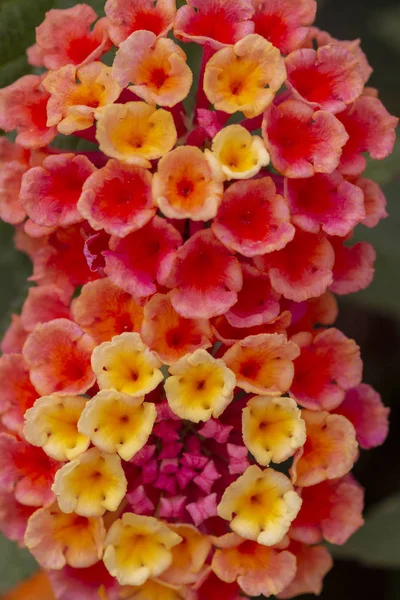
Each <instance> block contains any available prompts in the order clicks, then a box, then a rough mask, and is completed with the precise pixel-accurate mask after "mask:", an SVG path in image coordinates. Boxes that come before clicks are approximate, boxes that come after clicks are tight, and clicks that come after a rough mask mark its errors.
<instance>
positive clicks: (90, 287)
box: [71, 277, 143, 344]
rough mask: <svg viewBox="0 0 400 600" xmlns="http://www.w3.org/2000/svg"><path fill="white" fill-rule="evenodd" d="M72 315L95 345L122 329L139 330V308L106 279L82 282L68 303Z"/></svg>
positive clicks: (128, 296) (140, 308)
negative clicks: (70, 303) (76, 294)
mask: <svg viewBox="0 0 400 600" xmlns="http://www.w3.org/2000/svg"><path fill="white" fill-rule="evenodd" d="M71 314H72V318H73V320H74V321H75V323H77V324H78V325H79V326H80V327H81V329H82V330H83V331H84V332H85V333H88V334H89V335H90V336H91V337H92V338H93V339H94V340H95V341H96V342H97V343H98V344H101V343H102V342H108V341H110V340H111V339H112V338H113V337H114V336H115V335H119V334H121V333H124V331H139V330H140V326H141V323H142V320H143V308H142V307H141V306H140V305H139V304H137V303H136V302H135V300H134V299H133V297H132V296H131V295H130V294H128V293H127V292H124V291H123V290H122V289H121V288H119V287H118V286H116V285H115V284H114V283H113V282H112V281H111V280H110V279H109V278H107V277H106V278H104V279H98V280H97V281H91V282H89V283H86V284H85V285H84V286H83V288H82V290H81V293H80V295H79V296H78V297H77V298H75V300H73V302H72V305H71Z"/></svg>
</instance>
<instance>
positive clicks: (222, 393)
mask: <svg viewBox="0 0 400 600" xmlns="http://www.w3.org/2000/svg"><path fill="white" fill-rule="evenodd" d="M180 4H182V3H180ZM315 12H316V2H315V1H314V0H188V1H187V4H185V5H184V6H180V8H177V6H176V3H175V0H156V1H154V0H107V2H106V3H105V15H106V16H105V17H103V18H100V19H99V18H98V15H97V14H96V13H95V12H94V10H93V9H92V8H91V7H89V6H87V5H85V4H78V5H76V6H74V7H73V8H69V9H66V10H51V11H49V12H48V13H47V14H46V17H45V20H44V21H43V23H42V24H41V25H40V26H39V27H38V28H37V31H36V43H35V45H34V46H32V47H31V48H29V49H28V58H29V62H30V63H31V65H33V66H34V67H35V73H36V74H30V75H26V76H24V77H22V78H21V79H19V80H18V81H16V82H15V83H13V84H12V85H10V86H8V87H6V88H4V89H2V90H0V127H1V128H2V129H3V130H4V131H5V132H16V137H15V142H11V141H9V140H8V139H7V138H5V137H3V138H1V139H0V162H1V171H0V216H1V218H2V219H3V220H4V221H6V222H8V223H11V224H12V225H14V226H15V228H16V235H15V243H16V246H17V248H18V249H19V250H22V251H24V252H25V253H27V254H28V256H29V257H30V259H31V260H32V263H33V274H32V277H31V278H30V280H31V281H32V282H33V283H34V285H33V286H32V287H31V288H30V289H29V292H28V296H27V299H26V301H25V303H24V306H23V308H22V312H21V314H20V315H14V316H13V320H12V324H11V326H10V328H9V329H8V331H7V333H6V335H5V336H4V339H3V342H2V351H3V355H2V357H1V359H0V385H1V389H2V394H1V398H0V412H1V422H2V425H1V429H2V432H1V434H0V485H1V491H0V523H1V528H2V530H3V532H4V533H5V534H6V535H7V536H8V537H9V538H10V539H12V540H16V541H18V542H19V543H20V544H21V545H24V546H26V547H27V548H29V550H30V551H31V553H32V554H33V556H34V557H35V558H36V559H37V561H38V562H39V564H40V565H41V566H42V568H43V569H44V570H45V571H46V572H47V573H48V575H49V578H50V580H51V583H52V585H53V588H54V593H55V596H56V598H58V599H60V600H70V599H71V598H74V600H100V599H103V600H104V599H107V600H117V599H125V600H127V599H129V600H134V599H135V600H156V599H161V598H162V599H165V600H182V599H187V600H212V599H213V598H223V599H224V600H239V598H243V597H245V598H247V597H254V596H258V595H260V594H263V595H264V596H265V597H268V596H270V595H276V596H277V597H278V598H282V599H284V598H292V597H294V596H297V595H299V594H302V593H306V592H311V593H315V594H318V593H320V591H321V588H322V581H323V578H324V576H325V574H326V573H327V572H328V571H329V570H330V569H331V567H332V559H331V556H330V554H329V552H328V550H327V549H326V547H325V545H324V544H323V542H324V541H328V542H330V543H332V544H343V543H345V542H346V541H347V539H348V538H349V537H350V536H351V535H352V534H353V533H354V532H355V531H356V530H357V529H358V528H359V527H360V526H361V525H362V523H363V518H362V510H363V490H362V488H361V486H360V485H359V484H358V483H357V481H356V480H355V479H354V478H353V476H352V475H351V470H352V467H353V465H354V463H355V461H356V460H357V458H358V456H359V451H360V448H363V449H369V448H373V447H375V446H377V445H379V444H381V443H382V442H383V441H384V439H385V437H386V435H387V428H388V409H387V408H384V406H383V404H382V402H381V399H380V397H379V394H378V393H377V392H376V391H374V390H373V389H372V388H371V387H370V386H369V385H366V384H364V383H362V362H361V358H360V352H359V348H358V346H357V344H356V342H355V341H353V340H351V339H349V338H348V337H346V336H345V335H344V334H343V333H341V332H340V331H339V330H338V329H337V328H335V327H334V322H335V320H336V317H337V312H338V309H337V300H336V298H335V295H342V294H348V293H351V292H356V291H358V290H361V289H363V288H365V287H366V286H368V284H369V283H370V282H371V279H372V276H373V272H374V260H375V252H374V250H373V248H372V247H371V246H370V245H369V244H367V243H364V242H361V243H356V244H354V243H352V240H351V238H352V235H353V231H354V228H355V227H356V226H357V225H363V226H366V227H374V226H376V225H377V224H378V222H379V221H380V219H382V218H384V217H386V216H387V215H386V210H385V198H384V195H383V193H382V191H381V190H380V189H379V187H378V186H377V185H376V183H374V182H373V181H371V180H369V179H367V178H365V177H364V176H363V172H364V170H365V168H366V158H365V155H366V154H369V155H370V157H371V158H372V159H377V160H380V159H383V158H385V157H386V156H388V154H389V153H390V152H391V150H392V148H393V144H394V139H395V127H396V125H397V119H396V118H394V117H392V116H390V115H389V114H388V112H387V111H386V109H385V108H384V106H383V105H382V102H381V101H380V99H379V98H378V94H377V91H376V90H375V89H373V88H371V87H368V85H367V83H368V79H369V77H370V75H371V71H372V69H371V67H370V66H369V64H368V62H367V59H366V57H365V55H364V53H363V52H362V50H361V48H360V44H359V41H358V40H356V41H339V40H336V39H334V38H333V37H331V36H330V35H329V34H328V33H326V32H324V31H320V30H319V29H317V28H315V27H313V25H312V24H313V21H314V19H315ZM195 44H197V45H198V46H201V47H202V57H203V58H202V66H201V71H200V74H198V75H194V73H193V70H192V68H191V66H190V65H191V61H190V60H189V59H188V52H189V50H190V51H191V52H192V53H193V47H194V45H195ZM190 96H191V97H195V106H194V110H189V107H190V106H192V105H193V102H188V99H190ZM60 135H62V136H70V137H69V138H66V142H65V143H64V144H63V147H67V148H68V143H67V142H68V139H69V140H70V141H71V148H73V147H75V146H74V144H73V136H75V137H76V136H78V137H81V138H83V139H85V140H88V141H90V142H94V143H95V144H96V147H94V146H93V148H94V149H93V150H91V151H89V152H77V151H73V150H72V149H71V150H60V149H58V146H57V144H56V143H55V142H54V143H53V141H54V140H55V138H56V136H60ZM10 139H11V138H10Z"/></svg>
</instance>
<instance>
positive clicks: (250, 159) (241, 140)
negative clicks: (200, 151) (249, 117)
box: [206, 125, 269, 180]
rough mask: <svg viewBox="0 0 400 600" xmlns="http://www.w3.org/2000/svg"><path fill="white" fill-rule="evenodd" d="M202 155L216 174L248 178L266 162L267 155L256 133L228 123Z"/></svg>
mask: <svg viewBox="0 0 400 600" xmlns="http://www.w3.org/2000/svg"><path fill="white" fill-rule="evenodd" d="M206 156H207V158H208V160H209V161H210V164H211V165H212V167H213V170H214V172H215V175H216V177H222V178H223V179H227V180H231V179H250V177H253V176H254V175H257V173H258V172H259V171H260V169H261V168H262V167H266V166H267V165H268V164H269V154H268V151H267V149H266V147H265V144H264V142H263V140H262V138H260V137H259V136H258V135H251V133H249V132H248V131H247V129H245V128H244V127H242V126H241V125H229V126H228V127H225V128H224V129H221V131H220V132H219V133H217V135H216V136H215V138H214V139H213V143H212V148H211V152H210V150H206Z"/></svg>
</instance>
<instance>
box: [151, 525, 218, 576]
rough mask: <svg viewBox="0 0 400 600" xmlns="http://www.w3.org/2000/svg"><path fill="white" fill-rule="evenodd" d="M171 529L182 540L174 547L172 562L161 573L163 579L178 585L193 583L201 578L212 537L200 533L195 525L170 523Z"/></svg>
mask: <svg viewBox="0 0 400 600" xmlns="http://www.w3.org/2000/svg"><path fill="white" fill-rule="evenodd" d="M170 529H172V531H174V532H175V533H177V534H178V535H179V536H180V537H181V538H182V541H181V542H180V543H179V544H177V545H176V546H174V547H173V548H172V564H171V566H170V567H169V569H167V570H166V571H165V572H164V573H163V574H162V575H161V579H162V581H163V582H165V583H168V584H170V585H175V586H177V587H180V586H183V585H192V584H194V583H196V581H197V580H198V579H199V574H200V572H201V571H202V570H203V568H204V565H205V562H206V560H207V556H208V555H209V553H210V550H211V541H210V538H209V536H207V535H204V534H202V533H200V531H199V530H198V529H196V527H194V526H193V525H188V524H178V525H170ZM206 568H207V567H206Z"/></svg>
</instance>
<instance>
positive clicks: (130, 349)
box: [92, 332, 164, 396]
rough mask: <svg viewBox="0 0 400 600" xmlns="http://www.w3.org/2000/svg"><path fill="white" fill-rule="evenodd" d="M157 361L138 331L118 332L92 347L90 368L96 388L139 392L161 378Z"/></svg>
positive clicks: (132, 393) (131, 392)
mask: <svg viewBox="0 0 400 600" xmlns="http://www.w3.org/2000/svg"><path fill="white" fill-rule="evenodd" d="M161 364H162V363H161V361H160V360H159V359H158V358H157V357H156V355H155V354H154V353H153V352H151V350H149V348H148V347H147V346H145V344H143V342H142V340H141V337H140V335H139V334H138V333H128V332H127V333H122V334H121V335H117V336H116V337H114V338H113V339H112V341H111V342H104V343H103V344H101V345H100V346H97V348H95V349H94V351H93V354H92V368H93V371H94V372H95V373H96V376H97V383H98V384H99V387H100V389H113V390H116V391H118V392H122V393H123V394H129V395H130V396H143V395H144V394H147V393H148V392H151V391H152V390H154V389H155V388H156V387H157V386H158V384H159V383H160V382H161V381H162V380H163V379H164V377H163V374H162V373H161V371H160V367H161Z"/></svg>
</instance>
